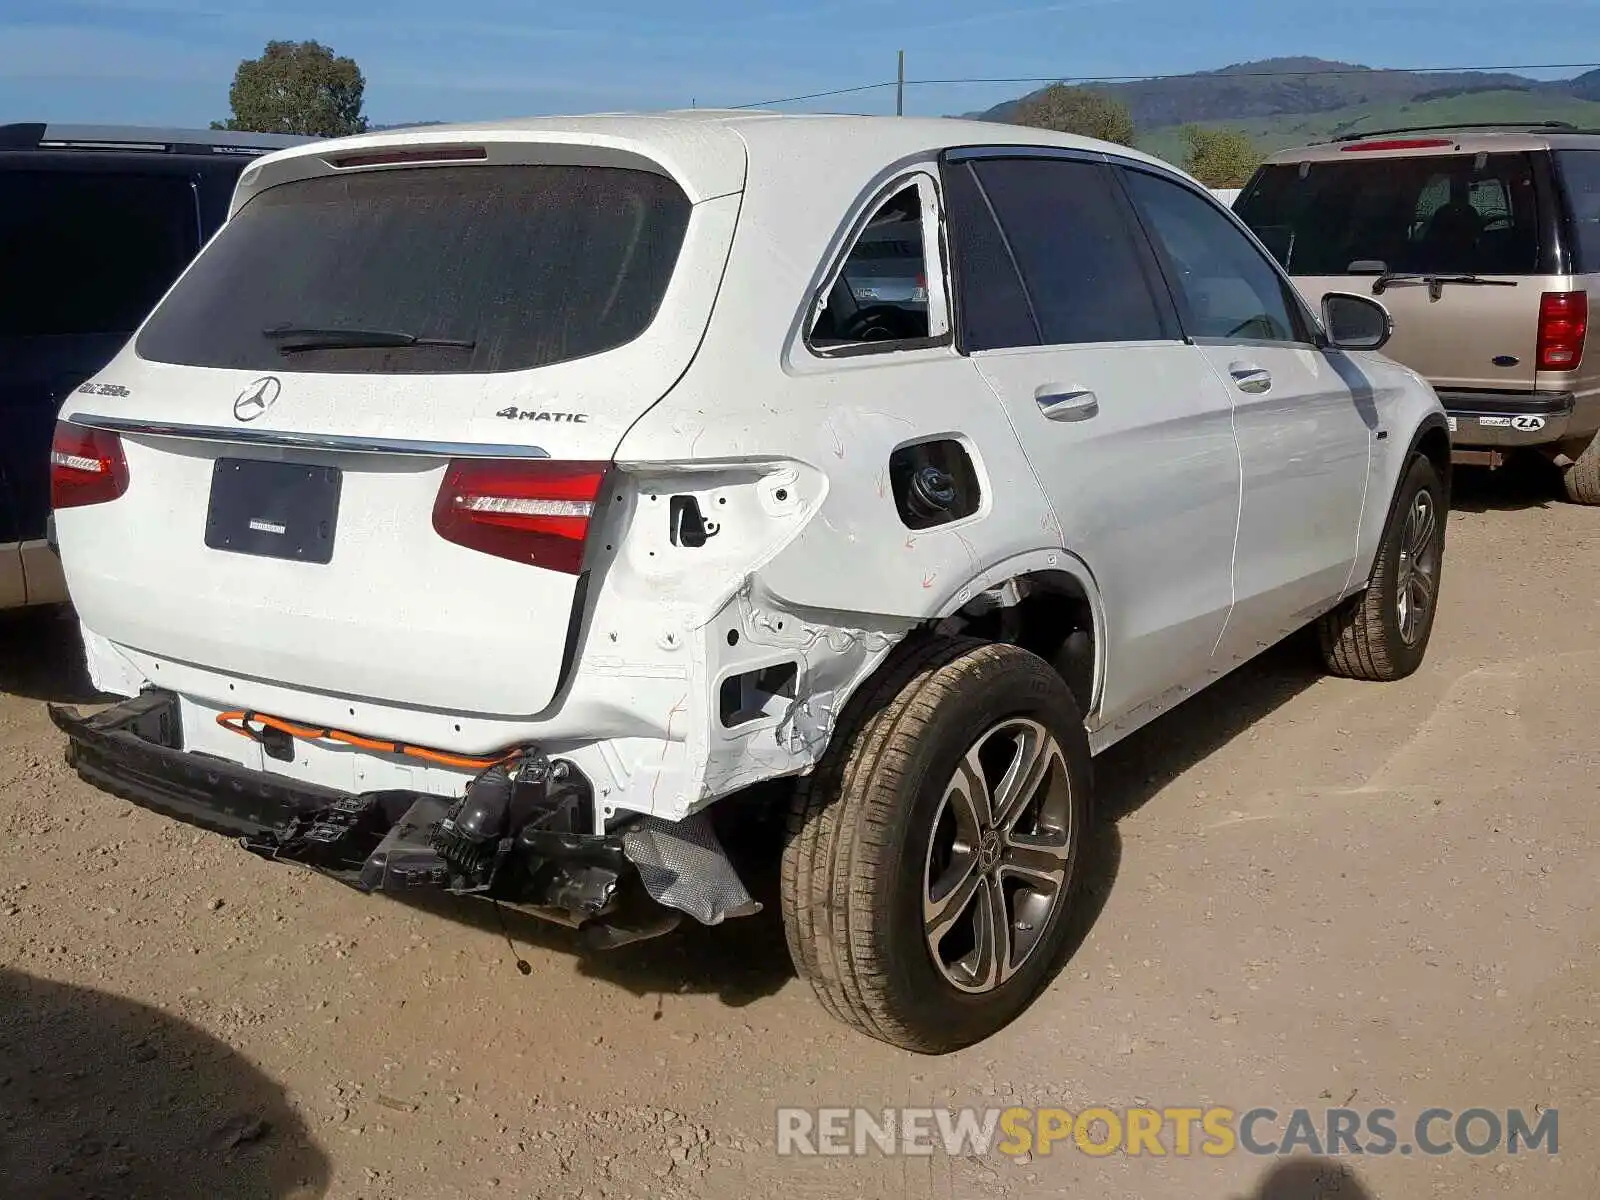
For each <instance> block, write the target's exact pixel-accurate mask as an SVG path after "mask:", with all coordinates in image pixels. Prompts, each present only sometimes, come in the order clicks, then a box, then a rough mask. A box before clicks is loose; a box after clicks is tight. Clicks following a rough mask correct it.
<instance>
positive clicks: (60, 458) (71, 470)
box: [50, 421, 128, 509]
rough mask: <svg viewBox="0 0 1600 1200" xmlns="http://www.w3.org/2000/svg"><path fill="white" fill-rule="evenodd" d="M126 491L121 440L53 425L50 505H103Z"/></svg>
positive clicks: (102, 432)
mask: <svg viewBox="0 0 1600 1200" xmlns="http://www.w3.org/2000/svg"><path fill="white" fill-rule="evenodd" d="M127 490H128V460H127V459H126V458H124V457H123V455H122V439H121V438H120V437H118V436H117V435H116V434H114V433H107V432H106V431H105V430H103V429H85V428H84V427H83V426H82V425H70V424H68V423H67V422H66V421H57V422H56V436H55V441H54V442H53V443H52V444H51V446H50V504H51V506H52V507H54V508H58V509H61V508H81V507H83V506H84V505H85V504H104V503H105V502H106V501H108V500H115V499H116V498H117V497H118V496H120V495H122V493H123V492H125V491H127Z"/></svg>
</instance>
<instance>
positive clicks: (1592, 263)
mask: <svg viewBox="0 0 1600 1200" xmlns="http://www.w3.org/2000/svg"><path fill="white" fill-rule="evenodd" d="M1556 168H1557V170H1558V171H1559V173H1560V175H1561V181H1562V183H1563V184H1564V185H1565V190H1566V193H1567V209H1568V220H1570V221H1571V223H1572V243H1573V245H1572V255H1573V260H1574V261H1573V270H1574V271H1576V272H1578V273H1580V274H1584V275H1588V274H1591V273H1593V272H1596V271H1600V150H1562V151H1560V152H1559V153H1557V155H1556Z"/></svg>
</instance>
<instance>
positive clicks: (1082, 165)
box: [962, 158, 1172, 348]
mask: <svg viewBox="0 0 1600 1200" xmlns="http://www.w3.org/2000/svg"><path fill="white" fill-rule="evenodd" d="M971 169H972V171H973V173H974V175H975V176H976V179H977V182H978V185H979V187H980V188H981V190H982V192H983V195H984V197H985V198H986V199H987V202H988V207H989V208H991V209H992V210H993V212H994V215H995V217H996V218H997V219H998V220H999V224H1000V229H1001V231H1002V233H1003V234H1004V244H1005V246H1006V248H1007V249H1008V250H1009V257H1010V259H1011V261H1012V262H1014V263H1015V270H1016V271H1017V272H1019V273H1020V275H1021V277H1022V283H1023V287H1024V290H1025V292H1026V295H1027V299H1028V303H1029V306H1030V307H1031V309H1032V314H1033V318H1034V321H1035V323H1036V326H1037V340H1038V342H1039V343H1042V344H1044V345H1051V346H1059V345H1072V344H1081V343H1088V342H1136V341H1158V340H1162V339H1165V338H1168V337H1171V336H1172V334H1171V332H1170V331H1169V330H1168V329H1167V328H1166V327H1165V322H1164V321H1163V319H1162V309H1161V306H1160V305H1159V303H1158V302H1157V299H1156V295H1155V292H1154V289H1153V287H1152V282H1153V281H1152V279H1151V276H1150V272H1149V269H1148V265H1147V263H1146V262H1145V260H1144V256H1143V252H1142V250H1141V247H1140V244H1139V242H1138V241H1137V236H1138V235H1137V233H1136V232H1135V230H1134V229H1133V227H1132V225H1131V224H1130V222H1129V219H1128V217H1127V216H1126V212H1125V204H1124V201H1123V200H1122V198H1121V197H1120V196H1119V195H1118V194H1117V193H1116V191H1115V190H1114V187H1113V184H1112V181H1111V179H1110V177H1109V176H1108V174H1107V172H1106V170H1105V168H1104V167H1103V166H1101V165H1100V164H1098V163H1092V162H1080V161H1075V160H1071V159H1051V158H1036V159H1029V158H1005V159H985V160H980V161H977V162H974V163H973V164H972V165H971ZM969 249H971V250H975V252H976V253H979V254H983V255H984V256H986V257H988V258H989V259H991V260H993V259H994V257H995V256H994V251H993V249H987V248H984V246H983V240H982V236H981V235H980V238H979V240H978V241H977V244H976V246H975V247H969ZM964 253H965V251H964ZM973 268H974V271H973V273H975V274H978V275H979V277H980V278H981V277H982V272H983V271H985V270H986V271H988V272H989V273H990V274H991V275H993V274H994V272H995V271H996V270H997V269H998V270H999V272H1000V274H1001V275H1003V271H1004V269H1003V267H998V265H997V264H996V263H994V262H993V261H991V262H990V263H989V264H988V265H987V266H980V265H979V264H976V263H974V264H973ZM967 273H968V272H967V270H966V269H965V268H964V269H963V272H962V274H963V278H965V277H966V275H967ZM991 286H992V287H1002V286H1003V285H1002V284H1001V283H999V282H992V283H991ZM973 307H975V306H973ZM968 311H969V309H968V307H967V306H965V305H964V307H963V312H968ZM971 319H972V320H973V323H974V325H975V326H976V328H977V330H978V332H979V333H980V334H982V332H983V331H984V319H983V317H982V316H981V315H978V314H976V313H973V314H972V318H971ZM1008 321H1009V322H1010V323H1011V324H1012V325H1013V327H1014V325H1015V322H1014V320H1010V319H1009V318H1008ZM1013 332H1015V330H1014V328H1013ZM990 340H999V339H990ZM973 348H976V347H973Z"/></svg>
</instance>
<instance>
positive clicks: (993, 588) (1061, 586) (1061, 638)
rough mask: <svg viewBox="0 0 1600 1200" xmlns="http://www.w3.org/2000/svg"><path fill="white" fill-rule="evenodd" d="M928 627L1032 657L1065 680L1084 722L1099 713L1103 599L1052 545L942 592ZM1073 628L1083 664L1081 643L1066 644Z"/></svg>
mask: <svg viewBox="0 0 1600 1200" xmlns="http://www.w3.org/2000/svg"><path fill="white" fill-rule="evenodd" d="M1008 614H1009V615H1008ZM931 625H932V628H933V629H934V630H936V631H937V632H940V633H964V634H974V635H977V636H989V637H990V640H992V641H1003V642H1009V643H1011V644H1014V645H1019V646H1021V647H1023V648H1024V649H1027V650H1030V651H1032V652H1033V653H1035V654H1038V655H1039V656H1040V657H1042V658H1045V659H1046V660H1047V661H1050V662H1051V663H1052V665H1055V666H1056V668H1057V670H1058V672H1059V673H1061V674H1062V676H1063V677H1064V678H1065V679H1066V681H1067V683H1068V685H1069V686H1070V687H1071V688H1072V692H1073V697H1074V699H1076V700H1077V702H1078V707H1079V708H1080V709H1081V710H1082V712H1083V716H1084V720H1085V721H1086V722H1090V721H1091V718H1092V716H1093V714H1095V713H1096V712H1098V710H1099V704H1100V697H1101V695H1102V692H1103V689H1104V681H1105V675H1106V658H1107V651H1108V639H1107V637H1106V614H1105V603H1104V600H1103V598H1102V596H1101V592H1100V585H1099V582H1098V581H1097V580H1096V579H1095V575H1094V572H1093V571H1092V570H1091V569H1090V567H1089V564H1088V563H1086V562H1085V561H1084V560H1083V559H1082V558H1080V557H1078V556H1077V555H1076V554H1073V553H1072V552H1070V551H1068V550H1064V549H1061V548H1060V547H1054V548H1044V549H1039V550H1031V551H1028V552H1026V553H1023V554H1017V555H1013V556H1012V557H1010V558H1007V559H1004V560H1002V561H1001V562H998V563H996V564H994V565H993V566H991V567H989V568H988V569H987V570H984V571H981V572H979V573H978V574H976V575H974V576H973V577H972V578H970V579H969V580H967V581H966V582H965V583H964V584H962V585H961V586H960V587H959V588H956V589H955V590H954V591H952V592H950V593H948V594H947V595H945V596H944V597H943V598H942V599H941V601H940V603H939V605H938V607H937V608H936V609H935V611H934V619H933V621H932V622H931ZM994 625H998V626H999V628H998V630H996V629H994V628H991V626H994ZM1079 629H1082V630H1083V632H1085V633H1087V635H1088V638H1089V647H1088V655H1089V657H1088V659H1087V661H1085V659H1084V657H1083V655H1084V651H1083V648H1082V646H1081V642H1080V643H1075V644H1074V645H1073V646H1071V647H1069V646H1068V645H1067V642H1068V641H1069V639H1071V638H1072V635H1073V633H1074V632H1075V631H1077V630H1079ZM995 633H998V636H990V635H992V634H995ZM1063 654H1065V655H1066V659H1067V661H1066V662H1065V664H1064V663H1063V662H1062V661H1061V659H1062V656H1063Z"/></svg>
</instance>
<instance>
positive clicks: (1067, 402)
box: [1033, 384, 1100, 421]
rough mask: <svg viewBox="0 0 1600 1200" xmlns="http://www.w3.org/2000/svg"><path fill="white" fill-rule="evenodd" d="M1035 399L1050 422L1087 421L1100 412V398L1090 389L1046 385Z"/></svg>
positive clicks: (1036, 394) (1037, 392)
mask: <svg viewBox="0 0 1600 1200" xmlns="http://www.w3.org/2000/svg"><path fill="white" fill-rule="evenodd" d="M1033 398H1034V399H1035V400H1037V401H1038V402H1039V411H1040V412H1042V413H1043V414H1044V415H1045V419H1046V420H1050V421H1087V420H1088V419H1089V418H1090V417H1092V416H1094V415H1095V414H1096V413H1098V412H1099V411H1100V397H1098V396H1096V395H1095V394H1094V393H1093V392H1091V391H1090V390H1089V389H1088V388H1061V387H1056V386H1054V385H1051V384H1046V385H1045V386H1044V387H1042V388H1040V389H1039V390H1038V391H1036V392H1035V393H1034V394H1033Z"/></svg>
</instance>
